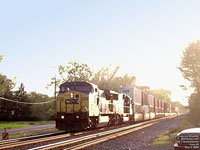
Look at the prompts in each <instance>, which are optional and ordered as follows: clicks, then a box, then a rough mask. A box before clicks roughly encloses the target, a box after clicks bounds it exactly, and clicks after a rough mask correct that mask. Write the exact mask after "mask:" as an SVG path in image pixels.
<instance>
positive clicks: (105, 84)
mask: <svg viewBox="0 0 200 150" xmlns="http://www.w3.org/2000/svg"><path fill="white" fill-rule="evenodd" d="M118 70H119V66H115V67H114V68H113V69H111V66H110V67H107V68H101V69H100V70H99V71H98V72H97V73H96V74H95V75H94V78H93V79H92V80H91V82H92V83H94V84H97V85H98V86H99V88H101V89H111V90H114V91H119V89H120V88H121V87H133V86H134V85H135V80H136V78H135V77H134V76H133V75H128V74H125V75H124V76H122V77H115V75H116V73H117V71H118Z"/></svg>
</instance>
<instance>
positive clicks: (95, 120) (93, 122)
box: [89, 117, 99, 129]
mask: <svg viewBox="0 0 200 150" xmlns="http://www.w3.org/2000/svg"><path fill="white" fill-rule="evenodd" d="M98 123H99V121H98V118H96V117H93V118H90V119H89V128H91V129H95V128H96V127H97V125H98Z"/></svg>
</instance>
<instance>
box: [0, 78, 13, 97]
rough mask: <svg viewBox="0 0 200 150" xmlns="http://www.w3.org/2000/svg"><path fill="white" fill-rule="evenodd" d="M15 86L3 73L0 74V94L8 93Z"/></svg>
mask: <svg viewBox="0 0 200 150" xmlns="http://www.w3.org/2000/svg"><path fill="white" fill-rule="evenodd" d="M14 87H15V83H14V82H13V81H12V80H11V79H8V78H7V77H6V76H5V75H2V74H0V96H3V95H9V94H10V93H11V90H12V89H13V88H14Z"/></svg>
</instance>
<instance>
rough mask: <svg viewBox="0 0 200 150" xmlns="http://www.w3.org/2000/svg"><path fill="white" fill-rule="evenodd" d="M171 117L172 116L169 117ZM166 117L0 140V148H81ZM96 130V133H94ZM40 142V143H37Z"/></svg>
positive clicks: (45, 149)
mask: <svg viewBox="0 0 200 150" xmlns="http://www.w3.org/2000/svg"><path fill="white" fill-rule="evenodd" d="M170 118H172V117H170ZM163 119H167V118H161V119H156V120H150V121H146V122H142V123H137V124H134V125H129V126H127V125H122V126H120V127H119V126H112V127H109V128H108V127H106V128H99V129H97V130H88V131H83V132H77V133H73V134H71V133H67V134H61V135H57V136H53V135H51V136H50V135H49V136H42V135H41V137H36V139H34V138H33V139H28V138H27V139H23V138H22V139H13V140H9V141H2V143H0V150H5V149H28V148H31V147H35V146H38V145H43V146H38V147H35V148H31V149H30V150H36V149H44V150H47V149H59V148H61V149H66V150H69V149H82V148H85V147H88V146H91V145H94V144H97V143H100V142H104V141H107V140H110V139H113V138H116V137H119V136H123V135H125V134H128V133H131V132H134V131H136V130H140V129H142V128H146V127H148V126H151V125H153V124H155V123H157V122H159V121H160V120H163ZM96 132H98V133H96ZM39 143H40V144H39ZM49 143H51V144H49Z"/></svg>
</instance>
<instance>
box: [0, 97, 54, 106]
mask: <svg viewBox="0 0 200 150" xmlns="http://www.w3.org/2000/svg"><path fill="white" fill-rule="evenodd" d="M0 99H1V100H4V101H8V102H13V103H19V104H25V105H41V104H47V103H52V102H54V101H56V99H53V100H51V101H46V102H37V103H29V102H19V101H16V100H11V99H7V98H4V97H0Z"/></svg>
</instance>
